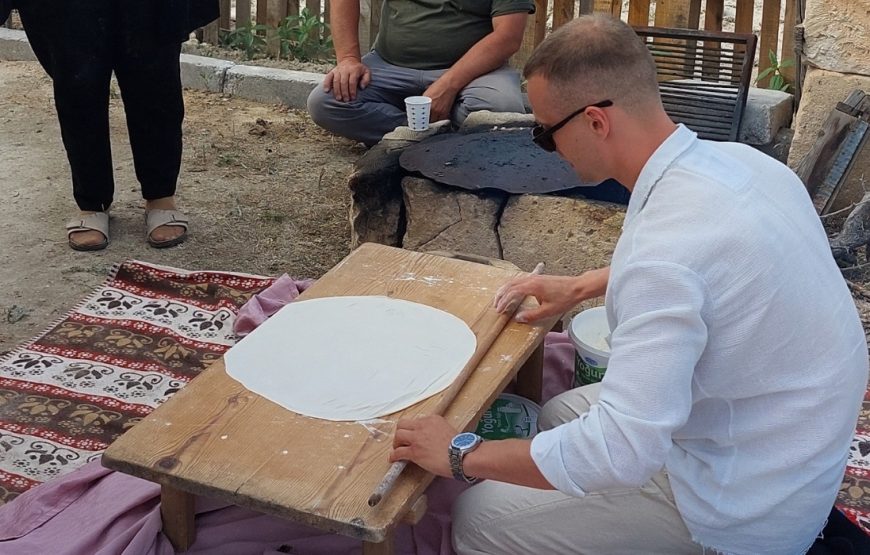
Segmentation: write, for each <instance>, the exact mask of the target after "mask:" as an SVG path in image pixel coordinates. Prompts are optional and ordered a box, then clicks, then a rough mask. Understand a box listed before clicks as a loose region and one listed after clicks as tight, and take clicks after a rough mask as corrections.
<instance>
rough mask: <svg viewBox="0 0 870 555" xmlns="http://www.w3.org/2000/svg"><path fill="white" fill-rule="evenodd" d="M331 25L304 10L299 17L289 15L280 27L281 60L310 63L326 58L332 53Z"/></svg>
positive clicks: (306, 9)
mask: <svg viewBox="0 0 870 555" xmlns="http://www.w3.org/2000/svg"><path fill="white" fill-rule="evenodd" d="M328 31H329V25H327V24H326V23H324V22H323V20H322V19H321V18H320V16H319V15H316V14H312V13H311V12H310V11H308V8H303V9H302V11H301V12H300V13H299V14H298V15H289V16H287V17H286V18H284V20H283V21H282V22H281V24H280V25H278V40H280V44H281V48H280V52H279V56H280V57H281V58H289V57H292V58H296V59H297V60H302V61H308V60H314V59H318V58H324V57H326V56H328V55H329V54H331V53H332V38H331V37H327V38H325V39H324V38H322V37H325V36H326V35H327V32H328Z"/></svg>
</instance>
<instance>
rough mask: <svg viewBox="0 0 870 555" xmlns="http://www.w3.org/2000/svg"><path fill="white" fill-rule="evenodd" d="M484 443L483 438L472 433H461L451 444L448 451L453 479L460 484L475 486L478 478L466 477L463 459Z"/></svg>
mask: <svg viewBox="0 0 870 555" xmlns="http://www.w3.org/2000/svg"><path fill="white" fill-rule="evenodd" d="M482 442H483V438H482V437H480V436H479V435H477V434H473V433H471V432H464V433H461V434H459V435H457V436H456V437H454V438H453V440H452V441H451V442H450V448H449V449H448V450H447V453H448V456H449V457H450V470H451V471H452V472H453V477H454V478H456V479H457V480H459V481H460V482H468V483H469V484H473V483H474V482H476V481H477V478H472V477H471V476H466V475H465V472H464V471H463V470H462V459H463V458H465V455H467V454H468V453H471V452H472V451H474V450H475V449H477V446H478V445H480V444H481V443H482Z"/></svg>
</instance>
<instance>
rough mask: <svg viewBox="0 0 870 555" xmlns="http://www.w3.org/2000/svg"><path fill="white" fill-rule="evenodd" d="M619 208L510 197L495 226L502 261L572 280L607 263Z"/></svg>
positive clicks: (576, 200) (553, 198)
mask: <svg viewBox="0 0 870 555" xmlns="http://www.w3.org/2000/svg"><path fill="white" fill-rule="evenodd" d="M624 219H625V207H624V206H621V205H618V204H611V203H607V202H597V201H591V200H585V199H579V198H571V197H556V196H544V195H520V196H512V197H510V199H509V200H508V202H507V205H506V206H505V209H504V211H503V212H502V215H501V219H500V221H499V225H498V234H499V238H500V239H501V247H502V254H503V258H504V259H505V260H507V261H510V262H513V263H514V264H516V265H517V266H519V267H520V268H523V269H524V270H527V271H528V270H531V269H532V268H534V267H535V265H536V264H537V263H538V262H544V263H545V264H546V271H547V273H548V274H556V275H578V274H580V273H582V272H584V271H586V270H592V269H595V268H600V267H603V266H607V265H609V264H610V258H611V256H612V255H613V249H614V248H615V247H616V241H617V239H618V238H619V235H620V233H622V223H623V220H624Z"/></svg>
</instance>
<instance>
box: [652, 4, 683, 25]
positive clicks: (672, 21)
mask: <svg viewBox="0 0 870 555" xmlns="http://www.w3.org/2000/svg"><path fill="white" fill-rule="evenodd" d="M656 27H676V28H678V29H688V28H689V0H658V2H657V3H656Z"/></svg>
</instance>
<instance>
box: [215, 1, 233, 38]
mask: <svg viewBox="0 0 870 555" xmlns="http://www.w3.org/2000/svg"><path fill="white" fill-rule="evenodd" d="M219 5H220V14H221V15H220V17H219V18H218V29H220V30H221V31H224V30H225V31H229V29H230V11H231V6H230V0H220V4H219Z"/></svg>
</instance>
